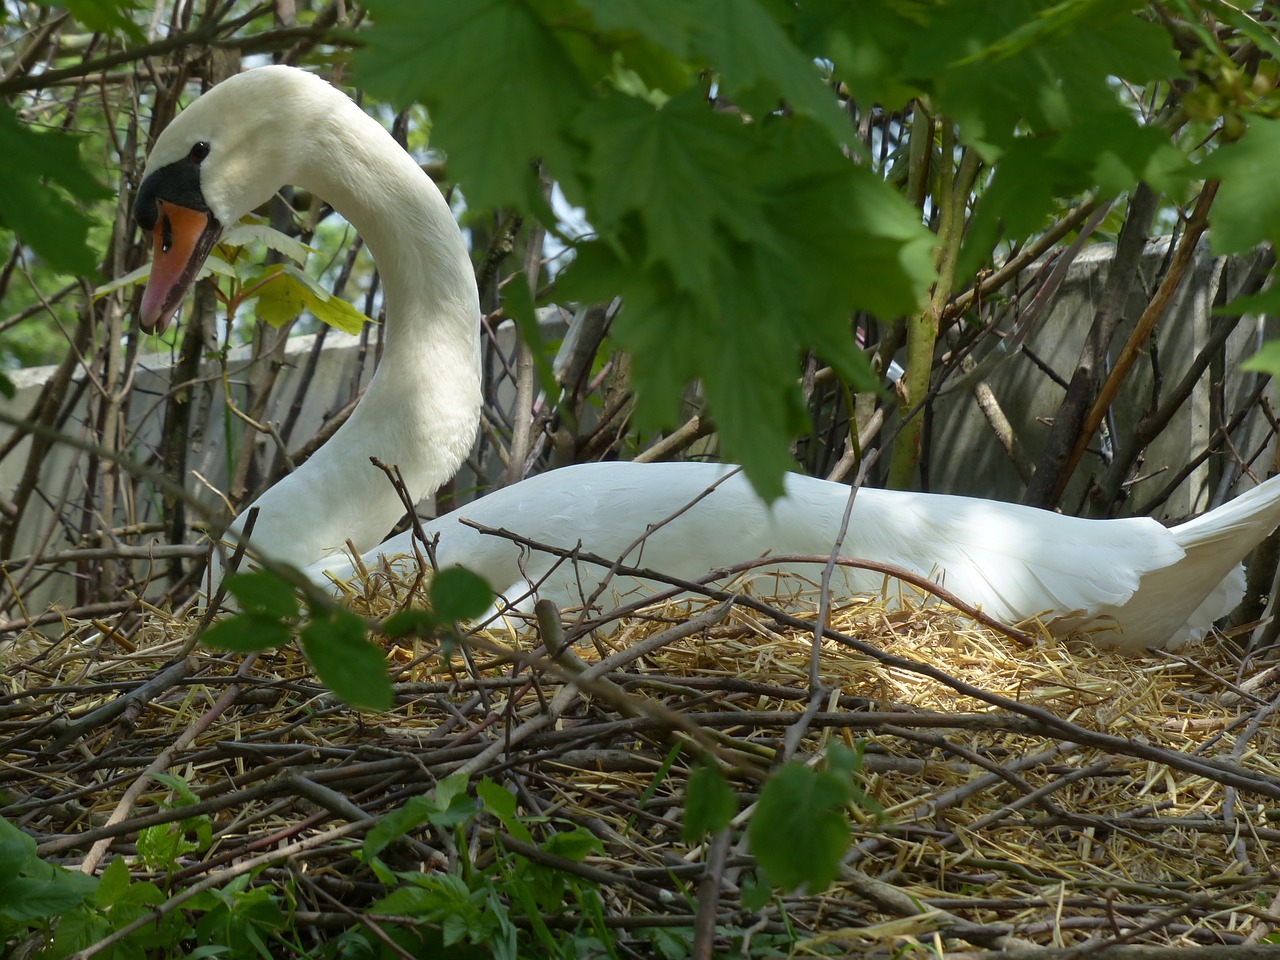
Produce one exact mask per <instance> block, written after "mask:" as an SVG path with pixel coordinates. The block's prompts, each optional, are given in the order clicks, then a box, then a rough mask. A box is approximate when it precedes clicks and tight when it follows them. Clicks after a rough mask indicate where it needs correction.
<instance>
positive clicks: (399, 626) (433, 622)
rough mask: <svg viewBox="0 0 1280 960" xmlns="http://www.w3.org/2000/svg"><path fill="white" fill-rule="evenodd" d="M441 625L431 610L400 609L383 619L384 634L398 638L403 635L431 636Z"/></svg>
mask: <svg viewBox="0 0 1280 960" xmlns="http://www.w3.org/2000/svg"><path fill="white" fill-rule="evenodd" d="M439 626H440V621H439V619H438V618H437V617H436V615H435V614H433V613H432V612H431V611H430V610H400V611H398V612H397V613H393V614H391V616H389V617H387V619H385V620H383V621H382V625H381V630H382V635H383V636H385V637H390V638H392V639H393V640H398V639H399V638H401V637H411V636H412V637H429V636H431V634H432V633H434V632H435V630H436V629H437V628H438V627H439Z"/></svg>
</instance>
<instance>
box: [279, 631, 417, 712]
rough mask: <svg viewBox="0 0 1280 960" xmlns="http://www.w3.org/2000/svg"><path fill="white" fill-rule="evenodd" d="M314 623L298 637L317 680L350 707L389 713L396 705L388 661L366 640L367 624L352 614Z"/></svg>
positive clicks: (300, 632)
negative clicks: (389, 676)
mask: <svg viewBox="0 0 1280 960" xmlns="http://www.w3.org/2000/svg"><path fill="white" fill-rule="evenodd" d="M312 616H313V618H314V619H312V621H311V622H310V623H309V624H307V625H306V626H305V627H303V628H302V630H300V631H299V633H298V639H299V640H300V641H301V643H302V651H303V653H305V654H306V655H307V659H308V660H309V661H311V666H312V668H313V669H314V670H315V672H316V676H317V677H319V678H320V680H321V681H322V682H323V683H324V685H325V686H327V687H328V688H329V689H330V690H332V691H333V692H334V693H336V694H337V695H338V696H339V697H341V698H342V699H343V700H345V701H346V702H347V703H349V704H351V705H352V706H355V707H362V708H364V709H366V710H388V709H390V707H391V704H392V703H393V702H394V699H395V698H394V696H393V694H392V690H391V681H390V679H388V677H387V661H386V658H385V657H384V656H383V653H382V651H381V650H380V649H378V648H377V647H375V646H374V645H373V644H371V643H370V642H369V641H368V640H367V639H366V638H365V632H364V621H363V620H361V619H360V618H359V617H358V616H357V615H356V614H354V613H352V612H351V611H350V610H341V609H339V610H335V611H333V612H331V613H328V614H326V615H323V616H319V615H317V614H316V613H315V612H314V611H313V612H312Z"/></svg>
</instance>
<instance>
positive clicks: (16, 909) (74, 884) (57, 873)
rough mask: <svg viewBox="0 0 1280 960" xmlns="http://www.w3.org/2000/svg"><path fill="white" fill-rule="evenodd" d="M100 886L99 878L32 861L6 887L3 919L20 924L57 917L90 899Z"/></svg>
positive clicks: (1, 908) (0, 908) (0, 911)
mask: <svg viewBox="0 0 1280 960" xmlns="http://www.w3.org/2000/svg"><path fill="white" fill-rule="evenodd" d="M97 887H98V880H97V878H96V877H89V876H86V875H85V874H83V873H80V872H79V871H78V870H67V869H65V868H63V867H59V866H55V865H54V864H51V863H45V862H44V861H43V860H35V861H32V862H31V863H30V864H29V865H28V867H27V869H26V871H25V872H24V874H23V875H22V876H19V877H16V878H14V879H13V880H12V881H11V882H10V883H7V884H5V888H4V891H5V898H4V902H3V903H0V920H12V921H14V922H17V923H21V922H25V921H28V920H36V919H39V918H42V917H56V916H58V915H60V914H62V913H64V912H66V911H67V910H71V909H72V908H74V907H77V906H79V905H80V904H82V903H84V902H85V901H86V900H88V899H89V898H91V897H92V896H93V893H94V891H95V890H96V889H97Z"/></svg>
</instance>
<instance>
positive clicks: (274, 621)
mask: <svg viewBox="0 0 1280 960" xmlns="http://www.w3.org/2000/svg"><path fill="white" fill-rule="evenodd" d="M292 639H293V632H292V631H291V630H290V629H289V627H288V626H286V625H285V624H283V623H281V622H280V619H279V618H278V617H273V616H270V615H269V614H265V613H240V614H236V615H235V616H234V617H227V618H225V619H223V620H219V621H218V622H217V623H215V624H214V625H213V626H211V627H209V629H208V630H206V631H205V632H204V633H203V634H202V635H201V637H200V640H201V642H202V643H204V644H205V645H206V646H209V647H214V648H215V649H218V650H231V651H234V652H235V653H255V652H257V651H258V650H270V649H272V648H273V647H282V646H284V645H285V644H286V643H288V642H289V641H290V640H292Z"/></svg>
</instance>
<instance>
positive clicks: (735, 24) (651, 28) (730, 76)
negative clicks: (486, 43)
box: [584, 0, 854, 143]
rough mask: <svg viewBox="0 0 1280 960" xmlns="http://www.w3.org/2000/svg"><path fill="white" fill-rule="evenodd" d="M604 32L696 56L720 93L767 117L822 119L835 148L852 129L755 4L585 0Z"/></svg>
mask: <svg viewBox="0 0 1280 960" xmlns="http://www.w3.org/2000/svg"><path fill="white" fill-rule="evenodd" d="M584 5H585V6H586V7H587V8H588V9H590V10H591V12H592V14H593V16H594V18H595V20H596V22H597V23H598V24H599V25H600V26H601V27H602V28H604V29H606V30H634V31H636V32H638V33H641V34H643V35H644V36H646V37H647V38H648V39H650V40H652V41H653V42H654V43H658V44H661V45H662V46H664V47H666V49H667V50H668V51H669V52H670V53H672V54H674V55H675V56H677V57H681V58H684V57H687V56H688V55H690V54H691V53H693V54H697V55H698V56H699V57H700V59H701V62H702V63H705V64H706V65H707V66H708V67H710V68H711V69H712V70H713V71H714V72H715V74H716V77H717V78H718V80H719V85H720V93H721V95H722V96H725V97H726V98H727V99H729V100H731V101H733V102H735V103H737V104H739V105H740V106H743V107H745V108H746V109H747V111H748V112H749V113H753V114H757V115H761V116H763V115H764V114H767V113H771V112H773V111H774V110H776V109H777V106H778V103H779V101H785V102H786V103H787V105H788V106H789V107H790V108H791V109H792V110H795V111H798V112H800V113H804V114H807V115H808V116H810V117H812V118H814V119H816V120H817V121H818V122H819V123H820V124H822V126H823V127H824V128H825V129H826V130H827V133H828V135H829V136H830V137H831V138H832V141H833V142H834V143H841V142H847V141H850V140H852V139H853V132H854V131H853V129H852V127H851V126H850V124H849V121H848V119H847V118H846V117H845V115H844V114H843V113H842V112H841V111H840V108H839V107H838V105H837V104H836V100H835V97H834V96H833V95H832V93H831V91H830V90H829V89H828V88H827V86H826V84H825V83H823V81H822V78H821V76H820V75H819V73H818V69H817V67H816V66H815V65H814V63H813V60H812V59H811V58H810V57H808V56H806V55H805V53H803V52H802V51H801V50H800V49H799V48H798V47H797V46H796V44H795V43H794V41H793V40H792V39H791V37H790V36H789V35H788V34H787V32H786V31H785V30H784V29H783V27H782V25H781V24H779V23H778V21H776V20H774V19H773V18H772V17H771V16H770V15H769V13H768V12H767V11H768V9H778V8H777V7H766V6H764V5H762V4H760V3H759V2H757V0H662V2H661V3H654V2H648V3H645V2H636V0H629V2H623V3H619V2H617V0H585V3H584Z"/></svg>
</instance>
